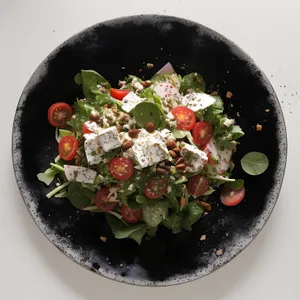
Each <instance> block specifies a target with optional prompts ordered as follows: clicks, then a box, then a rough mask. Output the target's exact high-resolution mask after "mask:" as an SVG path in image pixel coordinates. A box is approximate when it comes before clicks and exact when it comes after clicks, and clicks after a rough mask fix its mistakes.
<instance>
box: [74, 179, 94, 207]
mask: <svg viewBox="0 0 300 300" xmlns="http://www.w3.org/2000/svg"><path fill="white" fill-rule="evenodd" d="M93 196H94V193H92V192H91V191H90V190H89V189H87V188H84V187H83V186H82V185H81V183H79V182H71V183H70V186H69V188H68V199H69V200H70V202H71V203H72V204H73V205H74V206H75V207H76V208H78V209H82V208H84V207H87V206H89V205H90V204H91V202H92V199H93Z"/></svg>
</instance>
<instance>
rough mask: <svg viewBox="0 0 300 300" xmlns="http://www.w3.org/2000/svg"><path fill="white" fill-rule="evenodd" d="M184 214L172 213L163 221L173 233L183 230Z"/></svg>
mask: <svg viewBox="0 0 300 300" xmlns="http://www.w3.org/2000/svg"><path fill="white" fill-rule="evenodd" d="M182 220H183V218H182V214H175V213H174V214H171V215H169V216H167V218H166V219H165V220H164V221H163V225H164V226H165V227H167V228H168V229H171V230H172V233H173V234H176V233H178V232H180V231H181V229H182V227H181V223H182Z"/></svg>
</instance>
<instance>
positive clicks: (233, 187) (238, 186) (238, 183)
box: [225, 179, 244, 190]
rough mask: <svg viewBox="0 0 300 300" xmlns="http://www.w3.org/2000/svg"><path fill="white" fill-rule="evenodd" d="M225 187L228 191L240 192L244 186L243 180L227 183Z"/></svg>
mask: <svg viewBox="0 0 300 300" xmlns="http://www.w3.org/2000/svg"><path fill="white" fill-rule="evenodd" d="M225 186H226V187H227V188H228V189H230V190H240V189H241V188H242V187H243V186H244V180H243V179H236V180H235V181H233V182H227V183H226V184H225Z"/></svg>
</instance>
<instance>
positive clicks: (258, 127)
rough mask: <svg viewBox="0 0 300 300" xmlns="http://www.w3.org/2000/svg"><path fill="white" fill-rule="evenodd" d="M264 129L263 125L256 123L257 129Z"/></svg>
mask: <svg viewBox="0 0 300 300" xmlns="http://www.w3.org/2000/svg"><path fill="white" fill-rule="evenodd" d="M261 130H262V125H260V124H258V123H257V124H256V131H261Z"/></svg>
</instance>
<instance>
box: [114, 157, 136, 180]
mask: <svg viewBox="0 0 300 300" xmlns="http://www.w3.org/2000/svg"><path fill="white" fill-rule="evenodd" d="M109 171H110V174H111V175H112V176H113V177H115V178H116V179H118V180H120V181H123V180H126V179H128V178H130V177H131V176H132V174H133V172H134V168H133V161H132V160H131V159H128V158H125V157H121V158H119V157H115V158H113V159H112V160H111V161H110V163H109Z"/></svg>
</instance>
